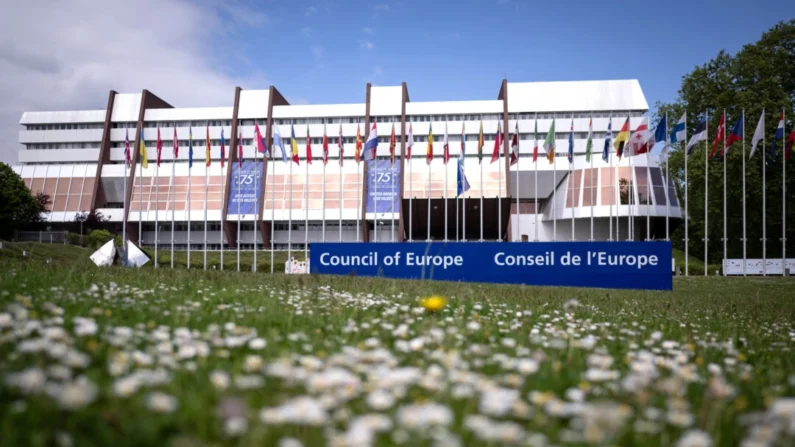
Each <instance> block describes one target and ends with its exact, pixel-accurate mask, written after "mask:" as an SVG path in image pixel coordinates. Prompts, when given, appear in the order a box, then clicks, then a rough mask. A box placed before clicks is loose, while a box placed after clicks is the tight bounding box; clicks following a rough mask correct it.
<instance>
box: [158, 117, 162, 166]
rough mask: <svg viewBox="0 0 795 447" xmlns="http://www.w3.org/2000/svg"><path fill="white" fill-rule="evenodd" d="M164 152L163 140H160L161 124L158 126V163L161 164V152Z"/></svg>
mask: <svg viewBox="0 0 795 447" xmlns="http://www.w3.org/2000/svg"><path fill="white" fill-rule="evenodd" d="M162 152H163V142H162V141H160V126H157V165H158V166H160V154H161V153H162Z"/></svg>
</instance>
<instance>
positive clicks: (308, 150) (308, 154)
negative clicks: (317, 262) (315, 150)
mask: <svg viewBox="0 0 795 447" xmlns="http://www.w3.org/2000/svg"><path fill="white" fill-rule="evenodd" d="M306 164H308V165H311V164H312V138H310V137H309V126H306Z"/></svg>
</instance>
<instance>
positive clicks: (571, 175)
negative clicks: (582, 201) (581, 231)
mask: <svg viewBox="0 0 795 447" xmlns="http://www.w3.org/2000/svg"><path fill="white" fill-rule="evenodd" d="M570 132H571V133H572V134H573V133H574V113H572V114H571V130H570ZM571 138H572V145H573V144H574V136H573V135H572V137H571ZM569 183H570V184H571V241H572V242H574V209H575V208H576V207H577V199H578V198H579V197H574V194H576V192H575V191H574V190H575V189H576V186H577V185H575V184H574V147H572V148H571V162H569Z"/></svg>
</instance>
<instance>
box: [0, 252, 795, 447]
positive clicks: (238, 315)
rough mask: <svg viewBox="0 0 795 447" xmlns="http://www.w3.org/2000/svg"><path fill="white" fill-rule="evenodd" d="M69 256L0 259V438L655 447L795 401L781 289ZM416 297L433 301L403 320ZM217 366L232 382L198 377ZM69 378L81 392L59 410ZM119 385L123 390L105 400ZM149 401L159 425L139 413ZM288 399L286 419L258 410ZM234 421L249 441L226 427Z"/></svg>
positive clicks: (787, 312) (700, 281)
mask: <svg viewBox="0 0 795 447" xmlns="http://www.w3.org/2000/svg"><path fill="white" fill-rule="evenodd" d="M31 248H32V249H33V250H32V251H34V252H37V253H40V252H41V253H44V252H46V253H56V252H59V251H60V250H65V249H63V248H55V246H53V247H49V248H48V247H47V246H46V245H45V246H41V247H31ZM49 250H51V251H49ZM3 251H5V250H0V254H1V253H3ZM72 253H73V256H76V255H77V254H78V252H77V251H73V252H72ZM80 253H83V252H80ZM260 255H261V256H262V253H261V254H260ZM37 256H38V255H37ZM76 262H77V263H72V262H69V258H68V257H67V258H63V259H60V260H59V261H58V263H55V262H54V264H52V265H47V264H44V263H42V262H41V261H40V259H39V258H35V259H33V260H30V259H28V260H20V259H19V258H17V257H14V256H10V255H8V253H6V254H3V255H2V256H0V444H2V445H14V446H16V445H57V444H58V443H59V442H60V441H63V440H64V439H67V438H68V440H69V441H71V442H72V443H73V444H74V445H79V446H83V445H97V446H99V445H103V446H104V445H114V446H123V445H131V446H132V445H136V446H138V445H179V446H198V445H209V444H212V445H278V443H279V442H280V441H281V440H283V439H284V438H288V437H289V438H295V439H298V440H300V441H301V442H303V444H304V445H322V444H331V443H334V442H337V441H339V439H337V437H340V439H342V438H344V436H346V434H349V435H354V434H357V433H358V434H361V433H362V431H361V430H362V427H375V426H377V425H378V424H377V423H376V422H378V423H385V424H387V425H385V426H384V427H383V428H384V430H383V431H379V432H375V433H373V438H372V439H373V440H374V442H375V444H378V445H397V444H401V445H411V446H413V445H431V444H433V443H434V439H435V440H436V442H439V443H444V442H445V441H447V442H453V441H457V442H458V443H459V444H462V445H473V444H486V443H487V440H488V439H487V438H488V437H489V436H492V437H495V436H496V437H497V438H490V440H491V444H492V445H503V444H510V443H511V442H509V441H512V440H513V438H512V436H513V434H517V437H518V438H519V442H517V443H518V444H522V445H526V444H527V443H526V441H528V439H531V440H533V441H540V440H541V439H546V440H548V441H549V442H550V443H553V444H557V445H562V444H566V443H573V444H599V445H644V446H646V445H650V446H655V445H668V444H673V443H675V442H676V441H677V440H679V439H680V438H681V437H682V436H683V435H684V434H685V433H688V432H689V431H691V430H695V429H699V430H703V431H705V432H706V433H707V434H708V436H709V437H710V438H711V439H712V441H713V442H714V443H715V444H716V445H736V444H738V443H740V442H741V441H742V440H743V439H745V438H746V437H747V436H749V433H750V432H751V431H752V430H754V427H757V428H760V427H762V428H763V425H764V424H767V426H769V427H772V426H773V424H775V423H776V421H775V420H774V419H750V420H749V421H750V422H742V423H741V421H744V420H745V419H747V418H743V416H744V415H746V414H749V413H754V412H766V411H769V410H770V409H771V408H772V407H773V406H775V405H779V407H776V408H781V406H780V405H781V404H782V402H784V401H783V399H784V398H785V396H793V395H795V356H793V355H792V352H791V351H792V348H793V343H795V341H794V340H795V339H793V333H795V327H794V326H793V321H794V320H795V288H794V287H793V285H795V283H793V281H792V280H791V279H785V278H748V279H743V278H722V277H718V278H716V277H709V278H700V277H697V278H675V280H674V291H673V292H670V293H667V292H645V291H615V290H593V289H568V288H538V287H522V286H503V285H484V284H466V283H445V282H420V281H402V280H390V279H379V278H358V277H353V276H345V277H324V276H315V275H311V276H286V275H283V274H276V275H270V274H254V273H251V272H241V273H238V272H236V271H227V272H220V271H206V272H205V271H203V270H196V269H192V270H189V271H188V270H185V269H175V270H171V269H169V268H163V269H159V270H154V269H145V270H134V269H123V268H119V267H112V268H105V269H100V268H96V267H93V265H86V264H85V263H84V262H82V261H76ZM432 294H439V295H442V296H445V297H447V298H448V303H447V305H446V307H445V308H444V309H443V310H442V311H440V312H439V313H436V314H431V313H428V312H422V313H421V312H420V311H419V310H416V309H419V306H418V300H419V298H421V297H426V296H429V295H432ZM572 300H576V302H575V301H572ZM4 312H5V313H7V314H8V317H5V316H3V315H2V314H3V313H4ZM76 317H83V318H88V319H90V321H93V322H94V323H95V324H96V326H97V329H96V331H95V332H93V331H86V332H81V331H84V330H85V328H86V327H88V326H90V324H89V323H87V321H88V320H75V318H76ZM4 322H5V323H4ZM59 328H62V329H63V332H62V331H61V330H60V329H59ZM80 328H82V329H80ZM127 328H129V329H127ZM254 338H261V339H263V340H264V341H265V342H266V346H265V347H264V348H263V349H261V350H256V349H253V348H252V347H251V346H250V345H248V342H249V341H250V340H251V339H254ZM238 342H242V344H240V345H238ZM70 350H74V351H76V352H79V353H82V354H85V359H86V360H88V364H87V365H78V364H77V363H80V362H74V360H75V359H78V360H79V359H80V358H81V356H82V355H81V354H76V355H75V354H72V355H67V354H64V352H69V351H70ZM642 359H646V360H647V361H646V360H643V361H642ZM70 362H71V363H70ZM711 364H713V365H715V366H710V365H711ZM66 365H71V366H66ZM716 366H719V367H720V372H719V373H718V371H717V369H716ZM31 368H35V369H31ZM25 370H28V371H29V372H30V371H38V370H40V371H42V372H44V373H45V374H47V375H48V379H47V383H48V385H46V386H45V385H43V384H40V383H38V382H36V381H35V380H31V381H30V382H29V383H28V384H29V389H27V390H25V389H22V388H20V386H18V384H15V383H14V380H13V379H14V378H19V376H14V375H13V374H15V373H19V372H21V371H25ZM153 371H155V372H157V371H160V372H157V373H156V374H152V373H151V372H153ZM218 371H221V372H223V373H225V374H228V376H229V377H230V382H231V383H230V384H229V386H228V387H225V388H224V387H218V386H216V385H215V384H214V382H213V381H212V380H211V374H212V373H213V372H218ZM66 372H68V373H69V374H68V375H67V374H66ZM136 374H137V375H136ZM158 374H160V375H161V376H162V377H159V379H160V380H154V382H156V383H152V382H153V379H157V378H158ZM9 375H11V376H9ZM34 376H35V374H32V375H30V376H27V377H28V378H29V379H30V378H35V377H34ZM600 376H601V377H600ZM9 377H11V378H12V380H11V381H10V382H9ZM81 377H82V378H84V379H82V378H81ZM130 377H132V379H130ZM125 378H126V379H125ZM136 378H137V379H136ZM82 380H88V381H89V382H90V383H91V384H93V386H95V387H96V395H95V396H94V398H93V399H91V400H90V401H89V402H88V403H86V405H84V406H79V405H74V401H71V402H72V405H68V404H64V403H63V402H62V401H63V400H64V398H65V397H68V396H67V395H66V394H64V390H65V389H71V390H72V391H81V390H84V388H83V385H81V384H82V383H84V382H81V381H82ZM124 380H127V382H124ZM136 380H138V382H139V383H138V387H137V389H135V390H134V392H132V393H130V394H129V395H128V394H126V393H124V394H123V395H120V394H119V393H117V392H116V391H114V385H115V386H121V385H124V384H130V383H132V382H135V381H136ZM258 380H261V384H259V385H260V386H257V387H255V388H253V389H246V387H245V386H244V387H241V386H240V385H246V383H245V382H246V381H249V382H254V383H253V384H254V385H257V383H256V381H258ZM220 382H222V381H218V383H220ZM69 384H72V385H69ZM75 384H77V385H75ZM67 385H68V386H67ZM89 388H91V387H90V386H89ZM122 388H123V386H122ZM152 392H162V393H165V394H167V395H169V396H172V397H173V398H175V400H176V402H177V408H176V409H175V411H173V412H166V413H158V412H155V411H154V410H153V409H152V408H150V407H149V405H148V400H147V399H148V398H149V397H150V393H152ZM76 394H77V395H78V397H80V396H82V395H81V394H80V393H79V392H77V393H76ZM390 395H391V396H392V398H391V399H393V400H394V402H393V403H392V405H388V406H385V407H382V406H379V405H377V404H378V403H379V401H380V403H381V404H383V405H386V404H388V403H390V402H389V399H388V398H387V399H385V398H384V396H390ZM302 396H303V397H307V398H308V400H304V401H303V402H304V405H306V406H303V407H298V410H297V411H295V412H292V413H290V412H279V411H277V410H273V409H274V408H276V407H278V406H280V405H284V404H287V403H289V402H291V400H292V399H295V398H297V397H302ZM580 397H581V398H582V400H583V402H582V403H575V402H573V401H575V400H577V399H579V398H580ZM374 404H375V407H373V405H374ZM431 404H435V405H437V406H432V405H431ZM314 405H317V408H315V407H314ZM267 408H270V409H271V411H266V412H265V413H266V416H268V417H267V418H266V420H265V421H263V420H262V418H261V412H262V410H263V409H267ZM313 408H314V409H315V410H318V409H319V410H318V411H319V413H318V414H319V415H320V416H324V418H323V419H316V420H315V422H319V423H318V424H316V425H315V424H313V423H312V422H313V420H312V419H311V418H309V416H310V415H311V414H313ZM655 409H656V410H655ZM423 411H424V413H423ZM789 411H793V410H791V409H790V410H789ZM657 413H659V414H657ZM790 414H791V413H790ZM230 415H233V416H235V415H236V416H237V418H232V420H234V421H235V423H237V422H240V421H245V425H246V427H245V429H244V430H241V431H240V432H239V433H231V432H229V431H227V430H226V429H225V421H228V420H229V418H230ZM291 415H292V416H294V417H297V418H298V420H297V421H292V422H291V420H290V417H291ZM364 415H369V416H367V417H365V416H364ZM770 415H772V412H769V413H768V416H770ZM412 416H413V417H412ZM448 416H449V417H450V419H449V420H447V419H446V418H447V417H448ZM280 417H281V418H282V419H281V420H279V418H280ZM379 417H380V418H385V419H384V420H381V421H378V419H377V418H379ZM484 417H485V418H487V419H483V418H484ZM790 417H793V416H792V415H791V416H790ZM433 420H436V421H437V423H436V425H437V426H436V427H435V428H434V427H423V424H426V423H429V421H433ZM780 423H782V424H785V425H781V426H783V427H786V423H785V422H780ZM749 424H750V425H749ZM754 424H755V425H754ZM233 425H234V424H233ZM357 427H358V428H357ZM227 428H229V427H227ZM356 430H359V431H356ZM365 431H366V430H365ZM757 432H758V433H763V432H764V430H757ZM771 432H772V431H771ZM764 433H769V432H764ZM774 433H776V434H775V436H777V438H776V442H778V445H788V444H789V445H791V444H792V442H794V441H795V438H793V436H792V434H790V435H789V437H787V434H786V429H782V430H781V431H777V432H774Z"/></svg>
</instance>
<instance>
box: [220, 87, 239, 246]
mask: <svg viewBox="0 0 795 447" xmlns="http://www.w3.org/2000/svg"><path fill="white" fill-rule="evenodd" d="M241 90H242V89H241V88H240V87H235V104H234V106H233V107H232V135H231V138H230V139H229V163H228V164H227V166H226V181H225V182H224V200H223V208H221V228H222V229H223V230H224V235H226V245H227V247H229V246H232V245H233V244H232V241H236V240H237V225H232V223H231V222H229V221H228V220H227V218H228V216H227V211H228V208H229V193H230V190H231V187H230V182H231V181H232V168H233V165H234V164H235V163H238V161H239V158H238V156H237V144H238V142H237V129H238V119H237V112H238V110H239V108H240V91H241ZM235 245H236V244H235Z"/></svg>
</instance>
